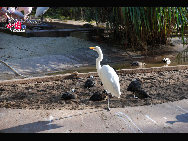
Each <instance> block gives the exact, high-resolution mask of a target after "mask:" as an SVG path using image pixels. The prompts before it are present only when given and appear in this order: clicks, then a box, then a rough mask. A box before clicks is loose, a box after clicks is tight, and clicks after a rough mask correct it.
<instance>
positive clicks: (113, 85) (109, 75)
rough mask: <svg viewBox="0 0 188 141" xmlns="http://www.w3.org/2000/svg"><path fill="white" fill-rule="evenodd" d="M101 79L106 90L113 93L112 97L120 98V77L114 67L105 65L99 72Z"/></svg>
mask: <svg viewBox="0 0 188 141" xmlns="http://www.w3.org/2000/svg"><path fill="white" fill-rule="evenodd" d="M99 77H100V79H101V81H102V83H103V85H104V89H105V90H107V92H109V93H111V94H112V96H116V97H118V98H120V95H121V92H120V84H119V77H118V75H117V74H116V72H115V71H114V69H113V68H112V67H110V66H109V65H103V66H102V67H101V69H100V71H99Z"/></svg>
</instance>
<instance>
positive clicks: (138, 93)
mask: <svg viewBox="0 0 188 141" xmlns="http://www.w3.org/2000/svg"><path fill="white" fill-rule="evenodd" d="M127 91H131V92H133V94H134V98H141V99H142V98H147V97H150V98H151V96H149V95H148V94H147V93H146V92H145V91H144V90H143V88H142V81H141V80H140V79H138V78H136V79H133V81H132V82H131V83H130V84H129V86H128V88H127Z"/></svg>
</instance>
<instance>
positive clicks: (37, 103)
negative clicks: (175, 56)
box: [0, 70, 188, 110]
mask: <svg viewBox="0 0 188 141" xmlns="http://www.w3.org/2000/svg"><path fill="white" fill-rule="evenodd" d="M118 75H119V78H120V85H121V92H122V95H121V98H120V99H118V98H116V97H112V98H111V100H110V107H111V108H121V107H126V106H142V105H151V104H159V103H164V102H169V101H177V100H182V99H187V98H188V70H179V71H177V70H176V71H175V70H174V71H173V70H172V71H164V72H151V73H135V74H125V73H124V74H123V73H121V74H120V73H118ZM133 78H140V79H141V80H142V87H143V89H144V90H145V91H146V92H147V93H148V94H149V95H150V96H151V98H145V99H139V98H134V97H133V94H132V92H130V91H127V87H128V85H129V84H130V82H131V81H132V79H133ZM86 80H87V77H78V78H65V79H62V78H61V77H59V78H58V77H57V78H56V79H55V80H53V79H50V78H49V79H46V80H45V81H40V82H37V81H29V80H28V81H27V82H25V83H4V84H3V83H2V84H1V85H0V107H1V108H2V107H5V108H15V109H46V110H47V109H59V110H62V109H69V110H73V109H80V110H81V109H86V108H89V109H93V108H99V109H100V108H102V109H104V108H106V107H107V100H106V99H105V100H102V101H90V100H89V98H90V97H91V95H93V93H95V92H99V93H102V91H103V86H101V81H100V79H99V77H98V76H97V75H96V76H94V81H95V85H94V87H91V88H90V89H88V88H84V84H85V81H86ZM72 89H74V92H73V93H74V94H75V95H76V96H77V98H76V99H71V100H63V99H62V98H61V96H62V94H63V93H65V92H70V91H72Z"/></svg>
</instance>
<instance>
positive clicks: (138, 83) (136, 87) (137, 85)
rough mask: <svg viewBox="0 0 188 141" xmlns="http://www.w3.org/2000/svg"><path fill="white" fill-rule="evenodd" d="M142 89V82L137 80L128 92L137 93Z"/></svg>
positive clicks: (134, 80)
mask: <svg viewBox="0 0 188 141" xmlns="http://www.w3.org/2000/svg"><path fill="white" fill-rule="evenodd" d="M141 89H142V82H141V80H140V79H138V78H135V79H133V81H132V82H131V83H130V84H129V86H128V88H127V91H131V92H133V93H134V92H136V91H139V90H141Z"/></svg>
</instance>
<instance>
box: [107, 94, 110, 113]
mask: <svg viewBox="0 0 188 141" xmlns="http://www.w3.org/2000/svg"><path fill="white" fill-rule="evenodd" d="M107 110H108V111H110V95H109V94H108V109H107Z"/></svg>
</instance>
